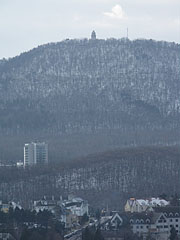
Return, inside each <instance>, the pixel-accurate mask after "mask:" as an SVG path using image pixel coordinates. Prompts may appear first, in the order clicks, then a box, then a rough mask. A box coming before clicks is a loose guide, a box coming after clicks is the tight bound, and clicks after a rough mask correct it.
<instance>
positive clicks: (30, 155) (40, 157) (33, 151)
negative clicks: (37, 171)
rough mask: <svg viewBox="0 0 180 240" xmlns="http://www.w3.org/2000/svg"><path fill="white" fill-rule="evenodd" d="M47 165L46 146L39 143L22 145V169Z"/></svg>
mask: <svg viewBox="0 0 180 240" xmlns="http://www.w3.org/2000/svg"><path fill="white" fill-rule="evenodd" d="M47 163H48V144H47V143H44V142H42V143H40V142H32V143H26V144H25V145H24V167H26V166H33V165H36V164H38V165H42V164H47Z"/></svg>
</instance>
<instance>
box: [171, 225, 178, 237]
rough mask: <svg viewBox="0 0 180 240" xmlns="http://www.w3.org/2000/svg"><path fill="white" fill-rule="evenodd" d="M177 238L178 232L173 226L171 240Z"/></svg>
mask: <svg viewBox="0 0 180 240" xmlns="http://www.w3.org/2000/svg"><path fill="white" fill-rule="evenodd" d="M176 239H178V238H177V232H176V229H175V228H174V227H172V228H171V231H170V240H176Z"/></svg>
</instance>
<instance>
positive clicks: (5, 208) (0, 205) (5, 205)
mask: <svg viewBox="0 0 180 240" xmlns="http://www.w3.org/2000/svg"><path fill="white" fill-rule="evenodd" d="M10 208H13V209H15V208H19V209H22V207H21V206H20V205H19V204H17V203H15V202H13V201H11V202H3V201H0V211H2V212H4V213H8V212H9V209H10Z"/></svg>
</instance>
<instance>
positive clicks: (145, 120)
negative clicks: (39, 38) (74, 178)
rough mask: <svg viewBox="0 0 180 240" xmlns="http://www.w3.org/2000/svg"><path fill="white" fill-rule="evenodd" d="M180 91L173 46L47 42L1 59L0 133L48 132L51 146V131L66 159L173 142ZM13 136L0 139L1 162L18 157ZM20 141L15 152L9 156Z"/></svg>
mask: <svg viewBox="0 0 180 240" xmlns="http://www.w3.org/2000/svg"><path fill="white" fill-rule="evenodd" d="M179 96H180V45H178V44H175V43H168V42H156V41H153V40H134V41H130V40H128V39H119V40H116V39H108V40H98V39H97V40H88V39H84V40H66V41H62V42H59V43H51V44H46V45H42V46H39V47H38V48H35V49H33V50H31V51H29V52H26V53H23V54H21V55H20V56H17V57H15V58H12V59H9V60H5V59H3V60H1V61H0V133H1V136H2V135H3V136H5V135H6V136H13V137H14V136H18V137H19V136H26V141H27V140H28V141H32V140H34V138H36V139H39V136H45V135H46V137H45V140H47V141H49V142H50V150H51V146H53V147H54V146H55V144H57V141H56V143H55V142H53V141H54V136H60V135H62V134H63V139H65V140H64V142H63V143H62V144H61V141H62V137H61V136H60V138H59V140H58V141H59V143H60V145H59V146H58V147H57V148H56V150H58V151H61V152H58V153H57V154H56V155H57V156H62V155H63V156H65V157H69V156H71V157H75V156H81V155H85V154H87V153H93V152H97V147H99V148H100V151H105V150H108V149H113V148H115V147H119V146H130V145H142V144H152V143H153V144H154V143H162V144H171V143H174V142H176V143H177V142H178V139H179V124H180V121H179V118H180V108H179V106H180V98H179ZM32 134H34V135H33V136H35V137H34V138H33V137H32ZM72 134H75V137H71V136H70V135H72ZM83 134H85V135H83ZM87 134H88V136H87ZM82 135H83V136H82ZM27 136H29V138H28V137H27ZM67 136H70V137H69V138H66V137H67ZM109 136H110V137H109ZM119 136H120V137H119ZM42 138H43V137H42ZM11 139H12V138H10V139H7V142H5V138H3V139H0V141H2V145H3V144H4V146H3V147H2V149H0V160H2V158H3V159H10V158H11V159H13V158H14V159H16V160H18V159H22V155H21V154H20V153H21V152H22V146H23V144H24V139H22V138H21V137H19V138H18V139H14V142H13V143H12V148H9V147H8V148H7V146H8V145H9V143H10V141H11ZM19 139H20V140H19ZM73 139H76V140H73ZM51 140H52V141H51ZM18 141H19V145H18V147H19V149H17V148H16V149H14V150H13V151H14V153H15V152H17V157H15V154H11V156H9V157H7V152H9V151H10V150H9V149H13V148H14V146H17V143H18ZM101 146H103V147H101ZM6 148H7V150H6ZM74 148H76V149H75V150H74ZM3 149H4V150H6V152H5V153H4V152H2V151H3ZM63 151H64V152H63ZM50 154H51V153H50Z"/></svg>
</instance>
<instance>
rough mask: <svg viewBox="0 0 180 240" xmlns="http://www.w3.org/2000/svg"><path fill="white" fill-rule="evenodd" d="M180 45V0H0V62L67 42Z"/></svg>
mask: <svg viewBox="0 0 180 240" xmlns="http://www.w3.org/2000/svg"><path fill="white" fill-rule="evenodd" d="M127 27H128V29H129V38H130V39H136V38H147V39H150V38H152V39H156V40H166V41H174V42H178V43H180V0H0V58H3V57H6V58H8V57H12V56H15V55H18V54H20V53H21V52H24V51H27V50H30V49H31V48H34V47H37V46H38V45H41V44H44V43H48V42H57V41H61V40H63V39H66V38H89V36H90V33H91V31H92V30H93V29H94V30H95V31H96V33H97V37H98V38H111V37H115V38H122V37H125V36H126V32H127V30H126V29H127Z"/></svg>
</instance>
